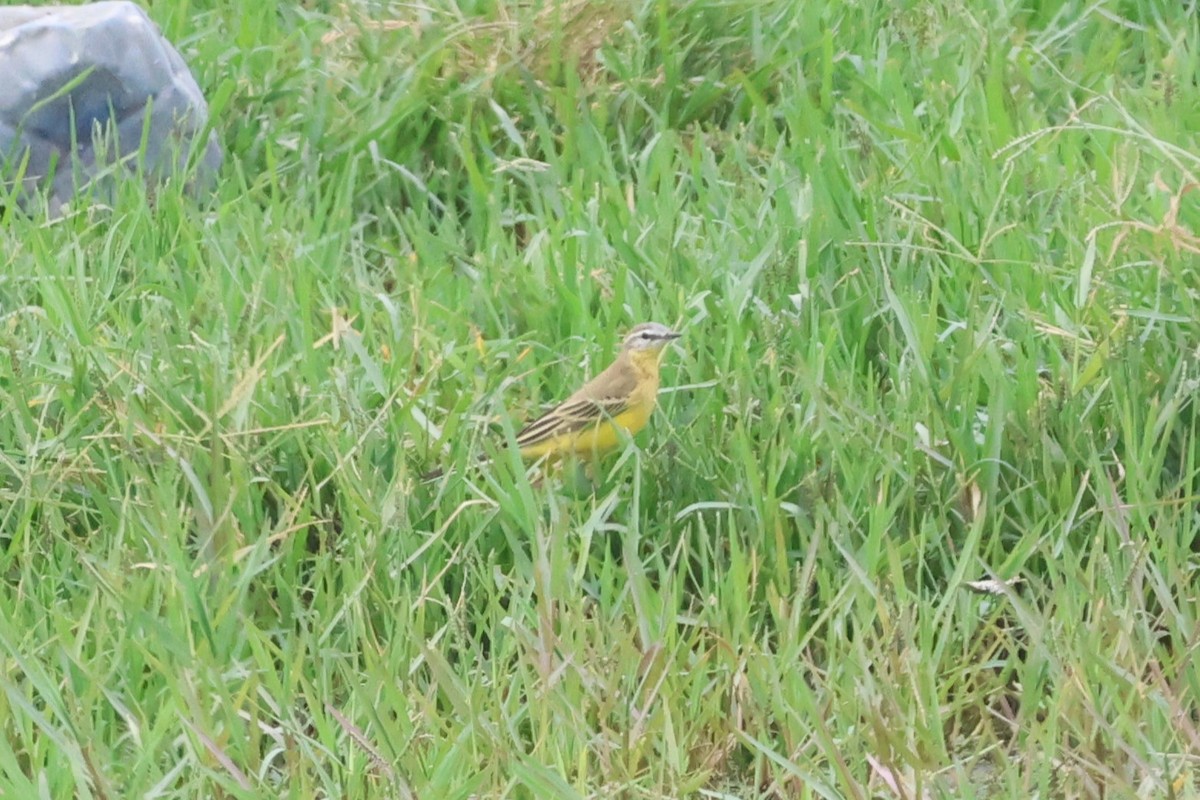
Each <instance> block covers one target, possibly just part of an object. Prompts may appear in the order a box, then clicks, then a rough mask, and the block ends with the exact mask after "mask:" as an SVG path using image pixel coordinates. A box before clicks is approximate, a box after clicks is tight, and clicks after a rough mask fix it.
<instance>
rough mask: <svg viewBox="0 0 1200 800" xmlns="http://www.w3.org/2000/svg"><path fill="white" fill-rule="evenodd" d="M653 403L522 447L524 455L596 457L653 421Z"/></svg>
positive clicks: (635, 407)
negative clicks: (651, 419) (578, 429)
mask: <svg viewBox="0 0 1200 800" xmlns="http://www.w3.org/2000/svg"><path fill="white" fill-rule="evenodd" d="M653 411H654V403H653V402H651V403H638V404H636V405H634V406H632V407H630V408H628V409H626V410H625V411H623V412H621V413H620V414H618V415H617V416H615V417H613V418H612V419H605V420H601V421H600V422H598V423H597V424H595V425H592V426H590V427H587V428H584V429H583V430H580V431H574V432H572V433H566V434H563V435H562V436H555V437H554V438H552V439H547V440H546V441H544V442H538V443H537V444H533V445H530V446H528V447H523V448H521V457H522V458H527V459H537V458H542V457H544V456H554V457H560V456H568V455H576V456H588V457H595V456H598V455H601V454H603V453H606V452H608V451H609V450H612V449H614V448H616V447H617V446H619V445H620V444H621V442H622V441H624V440H625V438H626V437H627V436H633V435H634V434H636V433H637V432H638V431H640V430H641V429H642V428H644V427H646V423H647V422H649V421H650V414H651V413H652V412H653Z"/></svg>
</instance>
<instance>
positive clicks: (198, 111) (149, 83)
mask: <svg viewBox="0 0 1200 800" xmlns="http://www.w3.org/2000/svg"><path fill="white" fill-rule="evenodd" d="M207 119H208V106H207V104H206V103H205V102H204V96H203V95H202V94H201V93H200V88H199V87H198V86H197V85H196V81H195V79H193V78H192V74H191V72H189V71H188V68H187V65H186V64H184V63H183V59H182V58H181V57H180V55H179V53H178V52H176V50H175V48H174V47H172V46H171V44H170V43H169V42H167V41H166V40H165V39H164V38H163V36H162V34H161V33H160V32H159V30H158V28H157V26H155V24H154V23H153V22H151V21H150V18H149V17H147V16H146V14H145V12H144V11H142V9H141V8H139V7H138V6H136V5H135V4H133V3H131V2H125V1H124V0H116V1H114V2H99V3H92V4H90V5H83V6H49V7H39V8H34V7H31V6H15V7H10V8H0V192H3V193H4V194H5V195H7V193H8V192H11V191H12V190H13V188H14V184H16V183H17V182H18V181H19V182H20V184H21V185H20V187H16V188H17V189H18V191H17V194H18V195H20V196H22V197H26V196H28V193H29V192H30V191H36V190H39V189H40V190H45V191H47V194H48V199H49V203H50V207H51V211H52V212H54V213H58V211H59V209H60V207H61V206H62V205H63V204H64V203H66V202H67V201H69V200H70V199H71V198H72V197H73V196H74V195H75V193H76V190H77V188H80V189H81V188H83V187H84V186H88V187H89V188H90V189H91V190H93V191H98V192H99V193H100V194H101V195H102V196H103V195H104V194H107V193H109V192H111V190H112V188H113V185H114V184H113V182H114V181H116V180H118V179H122V178H127V177H128V176H129V175H130V174H133V173H134V172H136V170H137V169H139V168H142V169H144V171H145V173H144V174H146V175H148V176H159V177H165V176H168V175H173V174H181V173H180V170H181V169H182V168H183V166H184V165H185V163H186V161H187V159H188V155H189V149H190V148H191V146H192V140H193V139H194V138H195V137H196V136H197V135H198V134H199V133H200V132H201V131H202V130H203V128H204V125H205V123H206V122H207ZM143 136H144V141H143ZM220 165H221V149H220V146H219V144H218V143H217V137H216V133H215V132H211V133H210V135H209V137H208V141H207V142H206V143H205V144H204V147H203V152H202V153H201V154H199V158H198V160H197V168H198V173H197V175H196V176H195V177H196V178H197V180H195V181H194V182H193V183H192V187H193V189H194V190H197V191H203V190H204V189H205V188H206V187H207V186H208V185H211V183H212V181H213V180H214V178H215V174H216V171H217V169H218V168H219V167H220ZM0 202H2V196H0Z"/></svg>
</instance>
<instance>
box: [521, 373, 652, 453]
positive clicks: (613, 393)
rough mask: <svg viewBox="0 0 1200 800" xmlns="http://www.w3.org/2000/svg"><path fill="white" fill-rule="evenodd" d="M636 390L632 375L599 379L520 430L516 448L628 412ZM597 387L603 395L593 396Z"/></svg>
mask: <svg viewBox="0 0 1200 800" xmlns="http://www.w3.org/2000/svg"><path fill="white" fill-rule="evenodd" d="M602 378H606V380H602ZM636 386H637V379H636V378H635V377H634V376H633V375H629V376H628V378H625V377H624V375H622V376H621V377H620V378H618V377H617V376H615V375H601V376H600V377H598V378H596V379H595V380H594V381H592V382H591V383H589V384H588V385H587V386H584V387H583V388H582V389H580V390H579V391H578V392H576V393H575V394H573V395H571V396H570V397H568V398H567V399H566V400H565V401H564V402H563V403H562V404H560V405H558V406H555V407H554V408H552V409H550V410H549V411H547V412H546V413H545V414H543V415H542V416H540V417H538V418H537V419H535V420H534V421H533V422H530V423H529V424H528V425H526V426H525V427H524V428H522V429H521V430H520V432H518V433H517V447H519V448H525V447H529V446H531V445H535V444H540V443H542V442H544V441H547V440H548V439H552V438H554V437H555V436H563V435H565V434H568V433H575V432H576V431H581V430H583V429H584V428H587V427H588V426H589V425H594V424H596V423H597V422H599V421H600V420H605V419H612V418H613V417H616V416H618V415H620V414H621V412H623V411H625V410H626V409H628V408H629V397H630V395H631V394H632V393H633V390H634V389H635V388H636ZM599 387H603V392H604V393H603V395H597V393H596V391H595V389H596V388H599Z"/></svg>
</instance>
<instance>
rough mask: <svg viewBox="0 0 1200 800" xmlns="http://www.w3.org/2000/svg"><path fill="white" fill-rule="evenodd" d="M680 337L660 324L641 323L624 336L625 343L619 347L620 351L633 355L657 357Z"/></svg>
mask: <svg viewBox="0 0 1200 800" xmlns="http://www.w3.org/2000/svg"><path fill="white" fill-rule="evenodd" d="M680 336H682V334H680V333H676V332H675V331H673V330H671V329H670V328H668V327H667V326H666V325H663V324H661V323H658V322H643V323H642V324H640V325H634V326H633V328H632V329H630V331H629V333H627V334H625V341H624V343H623V344H622V345H621V346H622V349H624V350H627V351H629V352H630V353H631V354H633V355H642V354H649V353H653V354H654V355H658V354H659V353H661V352H662V349H663V348H664V347H666V346H667V344H669V343H670V342H671V341H673V340H675V339H678V338H679V337H680Z"/></svg>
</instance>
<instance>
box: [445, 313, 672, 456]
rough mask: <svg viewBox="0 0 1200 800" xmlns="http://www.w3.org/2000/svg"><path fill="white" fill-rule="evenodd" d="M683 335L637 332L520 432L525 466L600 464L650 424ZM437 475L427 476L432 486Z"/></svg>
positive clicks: (658, 327)
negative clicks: (666, 356) (670, 357)
mask: <svg viewBox="0 0 1200 800" xmlns="http://www.w3.org/2000/svg"><path fill="white" fill-rule="evenodd" d="M680 336H682V334H680V333H678V332H677V331H674V330H671V329H670V328H668V327H667V326H666V325H663V324H661V323H658V322H643V323H641V324H639V325H635V326H633V328H631V329H630V330H629V332H628V333H627V334H625V339H624V341H623V342H622V344H621V351H620V353H618V354H617V357H616V359H615V360H614V361H613V362H612V364H610V365H609V366H608V367H607V368H606V369H605V370H604V371H603V372H601V373H600V374H599V375H597V376H596V377H594V378H592V379H591V380H590V381H588V382H587V383H585V384H584V385H583V386H581V387H580V388H579V389H578V390H576V391H575V392H574V393H573V394H572V395H571V396H570V397H568V398H567V399H566V400H564V401H562V402H561V403H559V404H558V405H557V406H555V407H554V408H552V409H550V410H549V411H547V412H546V413H545V414H542V415H541V416H540V417H538V418H537V419H534V420H533V421H532V422H530V423H528V424H526V425H525V427H523V428H521V430H519V431H517V435H516V437H515V439H514V441H515V443H516V446H517V450H518V451H519V452H520V454H521V458H522V459H524V460H526V461H557V460H560V459H563V458H569V457H586V458H588V459H590V460H592V461H595V460H596V459H597V458H598V457H599V456H601V455H603V454H604V453H606V452H609V451H611V450H613V449H615V448H616V447H617V446H618V445H620V444H621V442H622V441H623V440H624V438H625V437H627V436H633V435H635V434H636V433H638V431H640V430H641V429H642V428H644V427H646V423H647V422H649V421H650V415H651V414H652V413H653V412H654V407H655V405H656V404H657V402H658V385H659V366H660V365H661V363H662V358H663V352H664V350H665V348H666V346H667V345H668V344H669V343H671V342H672V341H674V340H675V339H678V338H679V337H680ZM442 474H443V470H441V469H436V470H433V471H432V472H428V473H426V474H425V475H423V476H422V479H423V480H432V479H434V478H437V477H439V476H440V475H442Z"/></svg>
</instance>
